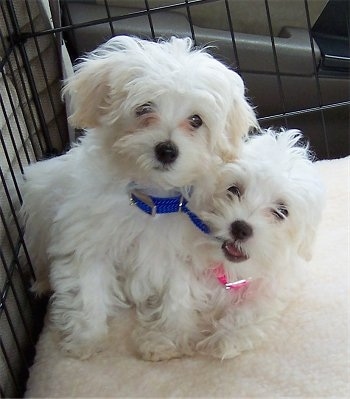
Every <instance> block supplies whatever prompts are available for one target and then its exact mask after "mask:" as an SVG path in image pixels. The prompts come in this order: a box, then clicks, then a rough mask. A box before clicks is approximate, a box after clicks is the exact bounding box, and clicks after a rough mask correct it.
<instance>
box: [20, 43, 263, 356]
mask: <svg viewBox="0 0 350 399" xmlns="http://www.w3.org/2000/svg"><path fill="white" fill-rule="evenodd" d="M64 94H69V95H70V96H71V100H72V105H73V108H74V113H73V115H72V116H71V117H70V120H71V122H72V123H73V124H74V125H75V126H78V127H83V128H87V131H86V134H85V136H84V137H83V138H82V139H81V140H80V142H79V143H78V144H77V145H76V146H74V147H73V148H72V149H71V150H70V151H69V152H68V153H67V154H65V155H63V156H61V157H58V158H55V159H51V160H47V161H43V162H39V163H37V164H35V165H32V166H30V167H28V168H27V169H26V170H25V176H26V183H25V184H24V187H23V199H24V204H23V209H22V212H23V214H24V215H25V218H26V233H25V237H26V241H27V245H28V248H29V251H30V253H31V254H32V255H33V263H34V266H35V270H36V275H37V281H36V282H35V284H34V286H33V289H34V290H35V291H36V292H37V293H38V294H41V293H45V292H47V291H49V290H52V292H53V294H52V297H51V303H50V315H51V319H52V322H53V325H54V326H55V327H56V328H57V329H58V330H59V331H60V333H61V345H62V347H63V348H64V349H65V350H67V351H68V352H69V353H71V354H72V355H73V356H78V357H81V358H86V357H89V356H90V355H91V354H93V353H94V352H96V351H98V350H100V349H101V347H102V346H103V343H104V341H105V337H106V335H107V333H108V317H110V316H112V315H113V313H114V312H115V311H116V310H117V309H118V307H119V306H131V305H133V306H135V307H136V311H137V317H138V321H139V327H138V328H137V329H136V331H135V339H136V342H137V344H138V348H139V351H140V352H141V354H142V356H143V357H144V358H146V359H152V360H159V359H164V358H171V357H174V356H179V355H181V354H183V353H191V352H192V350H193V347H194V342H195V341H198V339H197V338H198V337H196V336H194V335H196V334H197V333H198V334H200V331H198V326H197V318H198V317H197V309H195V308H193V307H192V301H193V291H195V292H196V295H195V296H196V298H198V297H199V296H201V295H202V294H201V293H200V292H197V288H196V284H195V281H192V280H193V273H192V270H193V268H191V264H192V263H193V261H192V257H193V251H195V248H194V244H192V242H197V241H198V242H200V241H201V240H203V239H206V238H205V237H204V238H203V234H202V233H201V232H200V231H199V230H198V229H196V228H195V227H194V226H193V224H192V223H191V222H190V221H189V219H188V218H187V216H186V215H183V214H175V215H174V214H172V215H161V216H156V217H154V218H152V217H150V216H149V215H147V214H144V213H142V212H141V211H140V210H139V209H138V208H136V207H133V206H130V204H129V198H128V191H129V187H130V184H133V185H134V184H136V185H137V186H138V187H139V188H140V189H142V190H144V191H145V192H147V193H149V194H153V195H157V196H165V197H166V196H169V195H172V194H173V193H174V191H180V192H182V193H183V194H184V195H188V193H189V191H190V189H191V188H192V187H194V190H193V191H194V192H193V195H192V196H191V198H190V205H191V206H192V207H193V208H194V209H199V208H200V207H202V206H204V204H205V203H206V201H207V200H208V199H210V191H211V187H214V183H215V178H216V174H215V172H214V171H215V170H216V169H217V166H218V165H219V164H220V163H221V162H222V161H223V160H224V161H227V160H232V159H234V158H235V156H237V154H238V153H239V149H240V147H241V139H242V137H243V136H245V135H246V134H247V133H248V131H249V129H250V128H251V127H254V126H257V122H256V119H255V115H254V112H253V110H252V108H251V106H250V105H249V104H248V102H247V101H246V99H245V96H244V86H243V82H242V80H241V78H240V77H239V76H238V75H237V74H236V73H235V72H233V71H230V70H229V69H228V68H226V67H225V66H224V65H223V64H221V63H220V62H218V61H216V60H215V59H214V58H212V57H211V56H210V55H209V54H207V53H206V52H205V51H203V50H192V42H191V40H190V39H176V38H172V39H171V40H170V41H168V42H159V43H152V42H148V41H143V40H140V39H135V38H131V37H124V36H120V37H115V38H113V39H111V40H110V41H109V42H107V43H106V44H104V45H102V46H101V47H99V48H98V49H97V50H95V51H94V52H92V53H90V54H88V55H87V56H86V57H84V58H83V59H82V60H81V63H79V64H78V65H77V67H76V73H75V75H74V76H73V77H72V78H71V79H70V80H69V81H68V82H67V83H66V86H65V88H64ZM164 144H165V146H164ZM158 145H161V147H162V149H161V151H158V149H157V148H158V147H157V146H158ZM206 191H207V194H205V192H206ZM215 245H216V243H215ZM209 247H210V245H209V246H208V248H209ZM200 255H201V256H198V258H200V259H201V261H200V262H198V264H200V265H201V267H203V266H204V264H205V261H207V260H206V259H207V257H206V255H205V253H204V252H203V253H201V254H200ZM204 260H205V261H204ZM194 332H195V333H196V334H194Z"/></svg>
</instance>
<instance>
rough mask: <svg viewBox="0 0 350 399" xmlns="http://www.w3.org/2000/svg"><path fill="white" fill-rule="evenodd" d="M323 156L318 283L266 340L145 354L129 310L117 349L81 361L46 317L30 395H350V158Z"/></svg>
mask: <svg viewBox="0 0 350 399" xmlns="http://www.w3.org/2000/svg"><path fill="white" fill-rule="evenodd" d="M317 165H318V168H319V169H320V171H321V173H322V175H323V177H324V180H325V183H326V187H327V195H328V197H327V205H326V209H325V212H324V216H323V220H322V222H321V227H320V230H319V234H318V237H317V242H316V245H315V251H314V257H313V259H312V261H311V262H310V263H309V264H308V265H307V268H305V274H306V277H307V279H308V283H307V284H306V286H305V288H303V290H302V292H301V293H300V295H299V297H298V298H297V300H296V301H295V302H293V303H291V304H290V306H289V308H288V309H287V311H286V312H285V314H284V317H283V319H282V320H281V323H280V328H279V330H278V332H277V333H276V334H275V335H274V336H271V337H270V340H269V341H268V342H267V343H266V344H265V345H264V346H263V347H262V348H260V349H259V350H255V351H251V352H246V353H244V354H243V355H241V356H239V357H238V358H236V359H232V360H225V361H220V360H214V359H209V358H205V357H200V356H198V357H194V358H183V359H175V360H171V361H167V362H160V363H150V362H145V361H142V360H140V359H138V358H137V357H136V356H135V353H134V351H133V348H132V345H131V343H130V331H131V329H132V326H133V317H134V316H133V311H132V310H127V311H123V312H122V313H121V314H120V316H119V317H118V319H115V320H114V321H113V324H112V334H111V338H110V343H109V349H108V350H107V351H105V352H102V353H100V354H98V355H97V356H95V357H94V358H92V359H89V360H85V361H79V360H76V359H71V358H68V357H64V355H63V354H62V353H60V352H59V351H58V350H57V347H56V343H55V341H54V339H53V338H54V337H53V333H52V332H51V331H50V330H49V328H48V327H49V326H48V325H47V324H46V325H45V328H44V331H43V333H42V335H41V337H40V340H39V342H38V345H37V355H36V359H35V363H34V365H33V366H32V368H31V372H30V378H29V381H28V386H27V392H26V396H27V397H46V398H48V397H282V396H289V397H303V398H306V397H350V381H349V380H350V377H349V376H350V368H349V359H350V340H349V336H350V334H349V333H350V330H349V326H350V324H349V320H350V318H349V287H350V284H349V269H350V255H349V254H350V240H349V226H350V221H349V212H350V194H349V186H350V157H347V158H343V159H338V160H331V161H320V162H318V163H317ZM179 323H181V320H179Z"/></svg>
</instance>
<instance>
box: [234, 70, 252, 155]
mask: <svg viewBox="0 0 350 399" xmlns="http://www.w3.org/2000/svg"><path fill="white" fill-rule="evenodd" d="M227 72H228V74H227V77H228V84H230V85H231V96H232V97H231V102H230V107H229V110H228V117H227V124H226V131H227V133H228V139H229V141H230V143H231V145H232V146H233V147H234V148H239V147H240V144H241V142H242V138H244V137H245V136H247V135H248V133H249V132H250V131H251V130H252V129H259V123H258V121H257V119H256V115H255V112H254V109H253V107H252V106H251V105H250V104H249V102H248V101H247V99H246V97H245V87H244V83H243V80H242V79H241V77H240V76H239V75H238V74H237V73H235V72H233V71H231V70H228V71H227Z"/></svg>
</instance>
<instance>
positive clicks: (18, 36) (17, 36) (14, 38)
mask: <svg viewBox="0 0 350 399" xmlns="http://www.w3.org/2000/svg"><path fill="white" fill-rule="evenodd" d="M5 1H6V5H7V9H8V13H9V16H10V20H11V24H12V26H13V29H14V34H13V35H11V36H10V37H9V40H10V43H11V45H12V46H13V47H14V46H15V45H17V46H18V49H19V52H20V54H21V58H22V61H23V66H24V68H25V70H26V73H27V78H28V84H29V87H30V91H31V95H32V98H33V102H34V104H35V109H36V111H37V114H38V119H39V125H40V129H41V131H42V133H43V137H44V140H45V144H46V147H47V149H48V150H49V152H52V150H53V146H52V143H51V138H50V134H49V131H48V127H47V124H46V120H45V116H44V113H43V110H42V107H41V103H40V99H39V95H38V92H37V90H36V85H35V81H34V76H33V73H32V70H31V66H30V61H29V59H28V56H27V52H26V49H25V46H24V43H25V40H26V39H25V38H24V37H23V35H22V33H21V30H20V27H19V25H18V21H17V16H16V11H15V9H14V6H13V3H12V1H11V0H5Z"/></svg>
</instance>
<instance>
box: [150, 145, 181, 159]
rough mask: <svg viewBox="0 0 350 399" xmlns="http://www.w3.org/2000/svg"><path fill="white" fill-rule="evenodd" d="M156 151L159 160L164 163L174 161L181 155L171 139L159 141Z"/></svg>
mask: <svg viewBox="0 0 350 399" xmlns="http://www.w3.org/2000/svg"><path fill="white" fill-rule="evenodd" d="M154 152H155V154H156V158H157V159H158V161H159V162H162V163H163V164H170V163H173V162H174V161H175V160H176V158H177V157H178V155H179V150H178V148H177V146H176V145H175V144H174V143H173V142H172V141H170V140H169V141H162V142H161V143H158V144H157V145H156V146H155V148H154Z"/></svg>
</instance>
